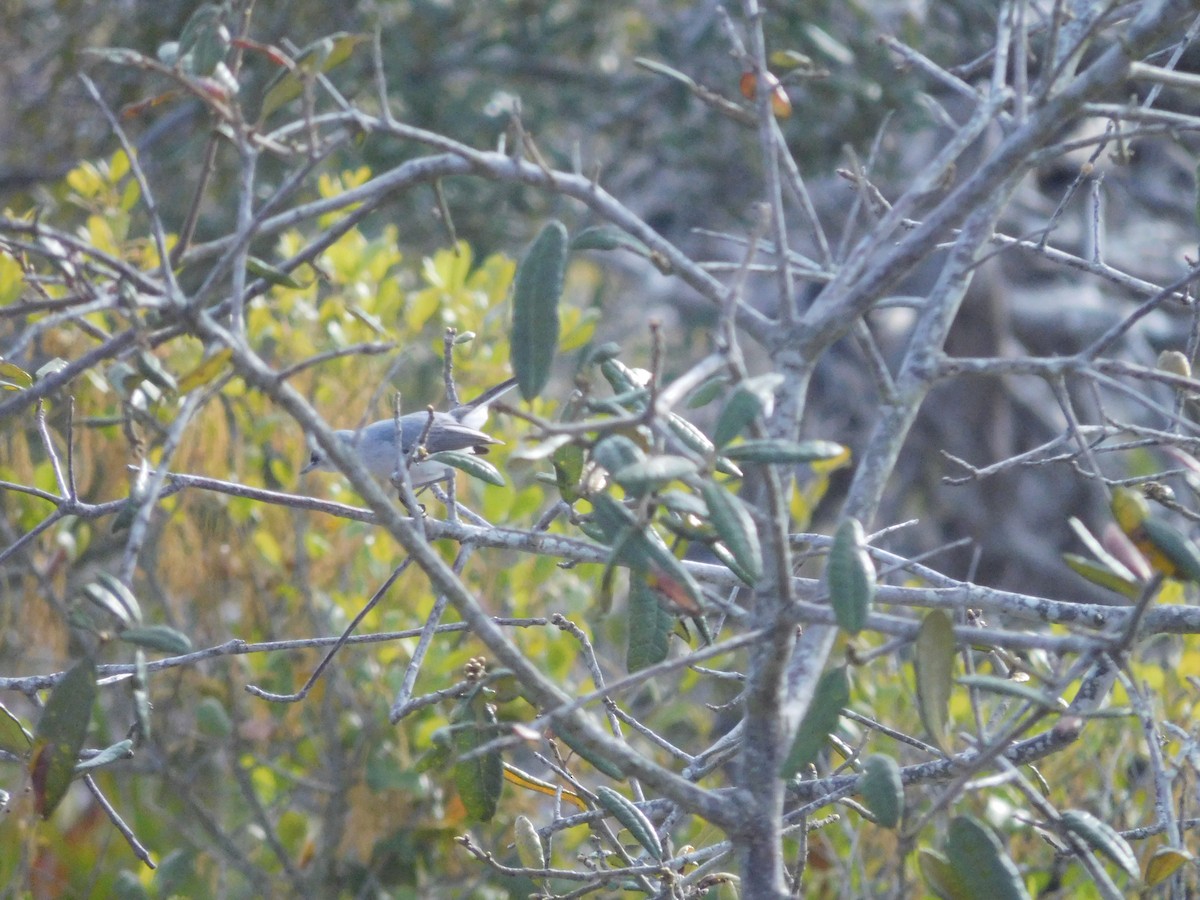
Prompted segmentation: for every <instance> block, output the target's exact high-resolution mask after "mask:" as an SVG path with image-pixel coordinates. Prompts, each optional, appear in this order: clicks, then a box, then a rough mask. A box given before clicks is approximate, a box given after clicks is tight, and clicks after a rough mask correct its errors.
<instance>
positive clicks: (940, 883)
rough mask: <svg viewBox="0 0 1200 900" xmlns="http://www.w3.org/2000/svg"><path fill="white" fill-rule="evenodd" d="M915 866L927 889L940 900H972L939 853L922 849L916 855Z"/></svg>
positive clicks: (947, 862)
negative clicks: (918, 867) (923, 878)
mask: <svg viewBox="0 0 1200 900" xmlns="http://www.w3.org/2000/svg"><path fill="white" fill-rule="evenodd" d="M917 865H918V866H920V868H921V874H922V875H924V876H925V881H926V883H927V884H928V885H929V889H930V890H931V891H933V892H934V894H936V895H937V896H938V897H940V898H941V900H972V898H971V895H970V894H968V893H967V889H966V887H964V886H963V883H962V881H960V880H959V877H958V875H956V874H955V873H954V867H953V866H951V865H950V861H949V860H948V859H946V857H945V856H943V855H942V854H941V853H938V852H937V851H936V850H931V849H929V848H928V847H922V848H921V849H920V851H919V852H918V853H917Z"/></svg>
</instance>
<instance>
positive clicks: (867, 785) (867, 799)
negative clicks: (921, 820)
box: [859, 754, 904, 828]
mask: <svg viewBox="0 0 1200 900" xmlns="http://www.w3.org/2000/svg"><path fill="white" fill-rule="evenodd" d="M859 791H860V793H861V794H862V797H863V802H864V803H865V804H866V807H867V809H869V810H870V811H871V812H872V813H873V814H874V815H875V819H876V821H878V822H879V824H880V825H882V826H883V827H884V828H895V827H896V826H897V825H899V824H900V817H901V816H902V815H904V783H903V782H902V781H901V780H900V766H899V765H897V764H896V761H895V760H894V759H892V758H891V757H890V756H883V755H879V754H877V755H875V756H870V757H868V758H867V760H866V761H865V762H864V763H863V774H862V778H861V779H860V780H859Z"/></svg>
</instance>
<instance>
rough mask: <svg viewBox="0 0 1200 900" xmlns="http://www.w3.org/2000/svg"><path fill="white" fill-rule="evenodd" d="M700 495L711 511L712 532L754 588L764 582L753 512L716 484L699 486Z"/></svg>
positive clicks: (710, 482)
mask: <svg viewBox="0 0 1200 900" xmlns="http://www.w3.org/2000/svg"><path fill="white" fill-rule="evenodd" d="M700 493H701V495H702V496H703V497H704V503H705V504H706V505H707V507H708V514H709V517H710V519H711V521H712V526H713V528H715V529H716V530H717V534H719V535H720V536H721V540H722V541H723V542H724V543H725V547H726V549H727V550H728V551H729V552H730V554H731V555H732V556H733V558H734V559H735V560H737V564H738V565H739V566H740V567H741V569H742V571H743V572H745V573H746V575H748V576H749V578H750V582H749V583H750V584H751V585H753V584H754V583H756V582H757V581H758V580H759V579H760V578H762V571H763V560H762V548H761V547H760V546H759V543H758V529H756V528H755V526H754V519H753V518H752V517H751V516H750V510H748V509H747V508H746V504H745V503H743V502H742V501H741V499H740V498H738V497H735V496H734V495H733V494H731V493H729V491H727V490H725V488H723V487H721V486H720V485H719V484H717V483H715V482H712V481H706V482H704V483H703V484H702V485H701V486H700Z"/></svg>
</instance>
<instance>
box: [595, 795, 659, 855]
mask: <svg viewBox="0 0 1200 900" xmlns="http://www.w3.org/2000/svg"><path fill="white" fill-rule="evenodd" d="M596 799H597V801H599V803H600V805H601V806H603V807H604V808H605V809H606V810H608V812H610V813H612V816H613V818H614V819H616V820H617V821H618V822H620V823H621V824H622V825H624V826H625V829H626V831H628V832H629V833H630V834H631V835H633V839H634V840H635V841H637V842H638V843H639V844H641V845H642V846H643V847H644V848H646V852H647V853H649V854H650V855H651V856H652V857H654V858H655V859H659V860H661V859H662V858H663V845H662V841H661V840H660V839H659V836H658V832H657V831H655V830H654V825H653V824H652V823H651V822H650V820H649V819H648V818H646V814H645V813H644V812H642V811H641V810H640V809H638V808H637V806H635V805H634V803H633V801H631V800H629V799H627V798H626V797H625V796H624V795H623V794H619V793H617V792H616V791H614V790H613V789H612V788H610V787H608V786H607V785H601V786H600V787H598V788H596Z"/></svg>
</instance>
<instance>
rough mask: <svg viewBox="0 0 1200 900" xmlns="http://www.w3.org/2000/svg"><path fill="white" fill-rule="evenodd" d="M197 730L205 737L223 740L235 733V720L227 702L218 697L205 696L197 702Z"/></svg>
mask: <svg viewBox="0 0 1200 900" xmlns="http://www.w3.org/2000/svg"><path fill="white" fill-rule="evenodd" d="M196 731H197V733H199V734H201V735H203V736H204V737H209V738H216V739H217V740H219V741H223V740H225V739H226V738H228V737H229V736H230V735H231V734H233V721H232V720H231V719H230V718H229V713H228V712H227V711H226V709H225V704H224V703H222V702H221V701H220V700H218V699H217V698H216V697H205V698H203V699H202V700H201V701H200V702H199V703H197V704H196Z"/></svg>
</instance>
